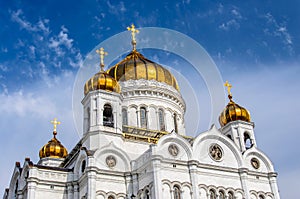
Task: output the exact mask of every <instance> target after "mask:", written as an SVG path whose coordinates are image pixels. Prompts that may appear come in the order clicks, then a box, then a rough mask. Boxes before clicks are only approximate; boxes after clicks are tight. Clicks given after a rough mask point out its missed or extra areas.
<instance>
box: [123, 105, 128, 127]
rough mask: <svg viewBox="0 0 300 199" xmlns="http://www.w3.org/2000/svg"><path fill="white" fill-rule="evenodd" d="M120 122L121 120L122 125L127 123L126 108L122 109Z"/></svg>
mask: <svg viewBox="0 0 300 199" xmlns="http://www.w3.org/2000/svg"><path fill="white" fill-rule="evenodd" d="M122 122H123V125H128V116H127V109H126V108H123V109H122Z"/></svg>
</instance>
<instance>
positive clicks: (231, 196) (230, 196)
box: [228, 191, 233, 199]
mask: <svg viewBox="0 0 300 199" xmlns="http://www.w3.org/2000/svg"><path fill="white" fill-rule="evenodd" d="M228 199H233V192H231V191H229V192H228Z"/></svg>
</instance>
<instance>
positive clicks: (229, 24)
mask: <svg viewBox="0 0 300 199" xmlns="http://www.w3.org/2000/svg"><path fill="white" fill-rule="evenodd" d="M219 28H220V29H221V30H225V31H229V30H231V29H233V28H234V29H236V30H237V29H239V28H240V24H239V23H238V22H237V21H236V20H235V19H231V20H229V21H227V22H224V23H222V24H221V25H219Z"/></svg>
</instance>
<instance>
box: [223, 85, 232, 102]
mask: <svg viewBox="0 0 300 199" xmlns="http://www.w3.org/2000/svg"><path fill="white" fill-rule="evenodd" d="M224 86H226V87H227V92H228V97H229V98H230V99H231V97H232V95H231V92H230V90H231V88H232V85H231V84H229V82H228V81H226V82H225V84H224Z"/></svg>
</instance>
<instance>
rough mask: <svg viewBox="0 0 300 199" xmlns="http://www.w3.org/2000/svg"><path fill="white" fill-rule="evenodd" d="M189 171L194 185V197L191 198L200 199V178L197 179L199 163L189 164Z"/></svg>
mask: <svg viewBox="0 0 300 199" xmlns="http://www.w3.org/2000/svg"><path fill="white" fill-rule="evenodd" d="M189 171H190V181H191V184H192V193H193V195H192V196H191V198H193V199H198V198H199V194H198V178H197V162H196V161H193V162H192V161H191V162H190V163H189Z"/></svg>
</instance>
